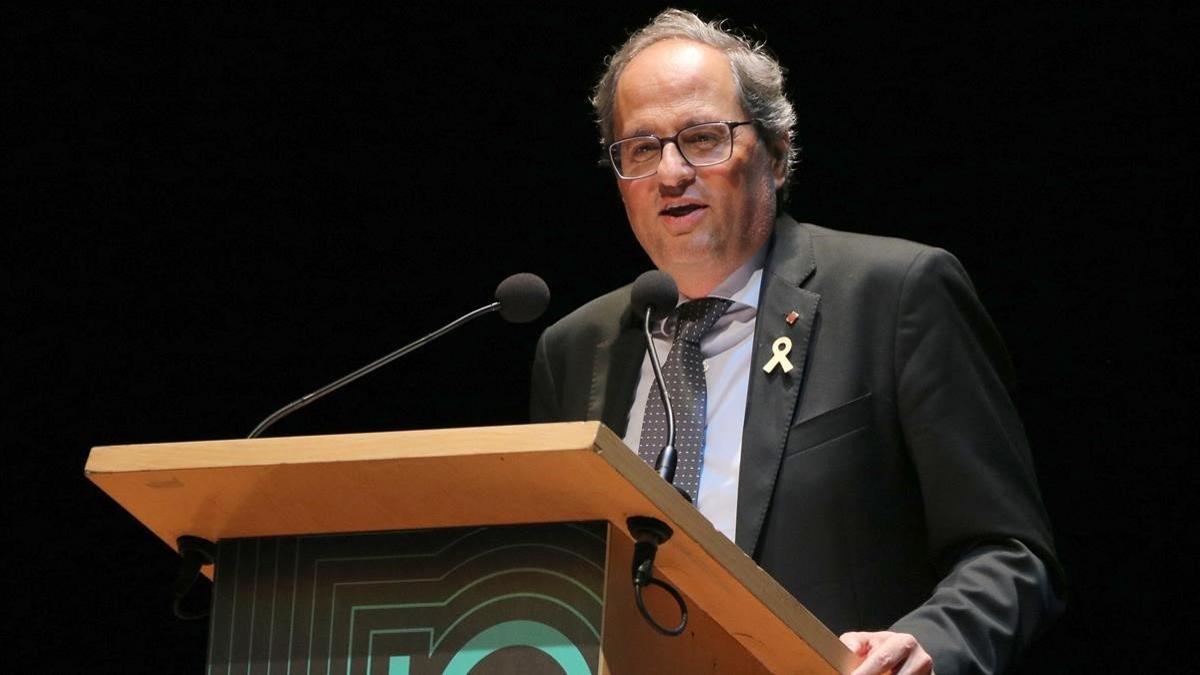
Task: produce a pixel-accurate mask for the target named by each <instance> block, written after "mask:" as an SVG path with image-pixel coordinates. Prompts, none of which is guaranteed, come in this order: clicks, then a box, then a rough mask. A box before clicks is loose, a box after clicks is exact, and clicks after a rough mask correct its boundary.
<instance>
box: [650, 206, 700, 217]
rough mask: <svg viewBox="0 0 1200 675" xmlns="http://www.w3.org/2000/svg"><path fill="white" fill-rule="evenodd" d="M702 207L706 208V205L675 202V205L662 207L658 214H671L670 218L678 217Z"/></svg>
mask: <svg viewBox="0 0 1200 675" xmlns="http://www.w3.org/2000/svg"><path fill="white" fill-rule="evenodd" d="M703 208H707V207H706V206H704V205H703V204H676V205H675V206H668V207H667V208H665V209H663V210H662V211H659V212H658V213H659V215H662V216H671V217H672V218H679V217H682V216H686V215H687V214H689V213H692V212H693V211H699V210H700V209H703Z"/></svg>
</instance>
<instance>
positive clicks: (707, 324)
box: [675, 298, 730, 342]
mask: <svg viewBox="0 0 1200 675" xmlns="http://www.w3.org/2000/svg"><path fill="white" fill-rule="evenodd" d="M729 305H730V301H729V300H725V299H724V298H700V299H699V300H690V301H688V302H685V303H683V304H682V305H680V306H678V307H676V308H675V339H676V340H687V341H689V342H700V338H702V337H704V334H705V333H707V332H708V331H709V329H711V328H712V327H713V325H714V324H716V323H717V320H718V319H720V318H721V316H722V315H723V314H725V310H726V309H728V308H729Z"/></svg>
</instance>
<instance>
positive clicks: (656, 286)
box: [630, 270, 692, 501]
mask: <svg viewBox="0 0 1200 675" xmlns="http://www.w3.org/2000/svg"><path fill="white" fill-rule="evenodd" d="M630 296H631V297H630V301H631V303H632V304H633V311H634V312H635V313H636V314H637V316H638V317H640V318H642V332H643V334H644V335H645V337H646V350H647V351H648V352H650V366H651V367H652V368H653V369H654V381H655V383H656V384H657V385H658V394H659V396H661V397H662V402H663V410H665V411H666V413H667V443H666V445H664V446H663V449H662V450H661V451H660V452H659V453H658V460H657V461H656V462H655V463H654V468H655V469H656V470H657V471H658V475H659V476H662V479H663V480H665V481H667V482H668V483H670V484H672V485H674V484H675V466H676V464H677V463H678V461H679V460H678V457H677V456H676V454H675V412H674V410H672V409H671V397H670V396H668V395H667V385H666V383H665V382H664V381H663V374H662V362H661V361H660V360H659V358H658V349H657V348H656V347H655V346H654V338H653V337H652V336H651V335H650V323H651V322H652V321H659V320H661V319H662V318H664V317H666V316H667V315H668V314H670V313H671V311H672V310H674V309H675V304H676V303H677V302H679V288H678V287H677V286H676V285H675V280H674V279H672V278H671V277H670V276H669V275H667V273H666V272H661V271H659V270H650V271H649V272H644V273H642V275H641V276H639V277H638V278H637V280H635V281H634V282H633V288H632V289H631V290H630ZM676 489H678V488H676ZM679 493H680V494H682V495H683V496H684V497H686V498H687V500H688V501H691V500H692V497H691V495H689V494H687V493H686V492H684V491H683V490H679Z"/></svg>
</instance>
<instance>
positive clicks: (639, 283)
mask: <svg viewBox="0 0 1200 675" xmlns="http://www.w3.org/2000/svg"><path fill="white" fill-rule="evenodd" d="M630 296H631V301H632V304H633V311H634V313H635V314H637V317H638V319H639V320H640V319H642V318H644V317H645V316H646V308H647V307H650V308H652V309H651V312H650V319H651V320H652V321H658V320H659V319H661V318H663V317H665V316H666V315H668V314H670V313H671V310H673V309H675V304H676V303H677V302H679V287H678V286H676V285H675V280H674V279H672V278H671V276H670V275H669V274H667V273H666V272H663V271H660V270H650V271H649V272H643V273H642V274H641V276H639V277H638V278H637V280H635V281H634V282H633V288H632V289H631V290H630Z"/></svg>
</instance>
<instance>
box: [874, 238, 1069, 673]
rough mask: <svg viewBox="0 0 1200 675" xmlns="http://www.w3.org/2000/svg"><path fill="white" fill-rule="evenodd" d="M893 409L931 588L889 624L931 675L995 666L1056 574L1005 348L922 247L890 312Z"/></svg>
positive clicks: (1037, 621) (1016, 646)
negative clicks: (925, 655) (914, 483)
mask: <svg viewBox="0 0 1200 675" xmlns="http://www.w3.org/2000/svg"><path fill="white" fill-rule="evenodd" d="M895 367H896V373H895V375H896V383H897V385H896V386H897V407H898V411H897V412H898V414H899V418H900V421H901V425H902V427H903V433H904V437H905V441H906V445H907V446H908V448H909V452H910V455H911V459H912V462H913V466H914V467H915V469H916V473H917V477H918V480H919V482H920V489H921V498H922V501H923V504H924V508H925V517H926V524H927V528H926V531H927V535H928V547H929V555H930V558H931V560H932V562H933V563H934V565H935V566H936V568H937V569H938V571H939V574H941V575H942V578H941V581H940V582H939V584H938V585H937V587H936V589H935V590H934V592H933V594H932V596H931V597H930V598H929V599H928V600H927V601H926V602H925V603H924V604H923V605H921V606H920V607H918V608H917V609H915V610H914V611H912V612H910V613H909V614H908V615H906V616H904V617H903V618H901V619H900V620H899V621H898V622H896V623H895V624H894V625H893V627H892V629H893V630H896V631H899V632H905V633H911V634H913V635H914V636H916V638H917V640H918V641H919V642H920V643H921V645H922V646H923V647H924V648H925V650H926V651H928V652H929V653H930V655H931V656H933V659H934V670H935V672H937V673H938V674H939V675H950V674H953V673H993V672H1003V671H1005V670H1007V669H1008V668H1010V667H1012V666H1013V664H1014V663H1015V662H1016V660H1017V659H1018V657H1019V655H1020V653H1021V651H1022V650H1023V649H1024V647H1025V646H1026V645H1028V643H1029V642H1030V641H1031V640H1032V639H1033V638H1034V636H1035V635H1036V634H1037V633H1038V632H1040V630H1041V629H1042V628H1044V627H1045V625H1046V624H1047V623H1048V622H1049V621H1050V620H1051V619H1053V617H1054V616H1056V615H1057V614H1059V613H1060V612H1061V611H1062V608H1063V603H1062V601H1061V599H1060V598H1061V597H1062V587H1063V578H1062V572H1061V569H1060V568H1059V566H1058V563H1057V561H1056V559H1055V555H1054V548H1053V543H1052V538H1051V534H1050V526H1049V522H1048V519H1047V517H1046V514H1045V511H1044V508H1043V506H1042V502H1041V497H1040V495H1039V492H1038V487H1037V482H1036V477H1035V475H1034V469H1033V462H1032V459H1031V457H1030V453H1029V448H1028V443H1027V441H1026V439H1025V432H1024V429H1023V427H1022V425H1021V422H1020V419H1019V418H1018V416H1017V412H1016V409H1015V406H1014V404H1013V401H1012V398H1011V396H1010V389H1011V382H1012V375H1011V366H1010V363H1009V360H1008V355H1007V353H1006V351H1005V349H1004V345H1003V343H1002V342H1001V340H1000V337H999V335H998V333H997V331H996V329H995V327H994V326H993V325H992V322H991V320H990V318H989V317H988V316H987V313H986V311H985V310H984V309H983V306H982V305H981V304H980V302H979V300H978V298H977V297H976V293H975V289H974V287H973V286H972V284H971V281H970V279H969V278H968V277H967V275H966V272H965V271H964V270H963V268H962V266H961V265H960V264H959V262H958V261H957V260H956V259H955V258H954V257H953V256H951V255H950V254H949V253H946V252H945V251H941V250H937V249H928V250H926V251H924V252H922V253H921V254H919V255H918V256H917V257H916V258H915V259H914V261H913V263H912V265H911V266H910V268H909V270H908V272H907V274H906V275H905V279H904V282H903V287H902V289H901V293H900V304H899V307H898V309H897V326H896V345H895Z"/></svg>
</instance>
